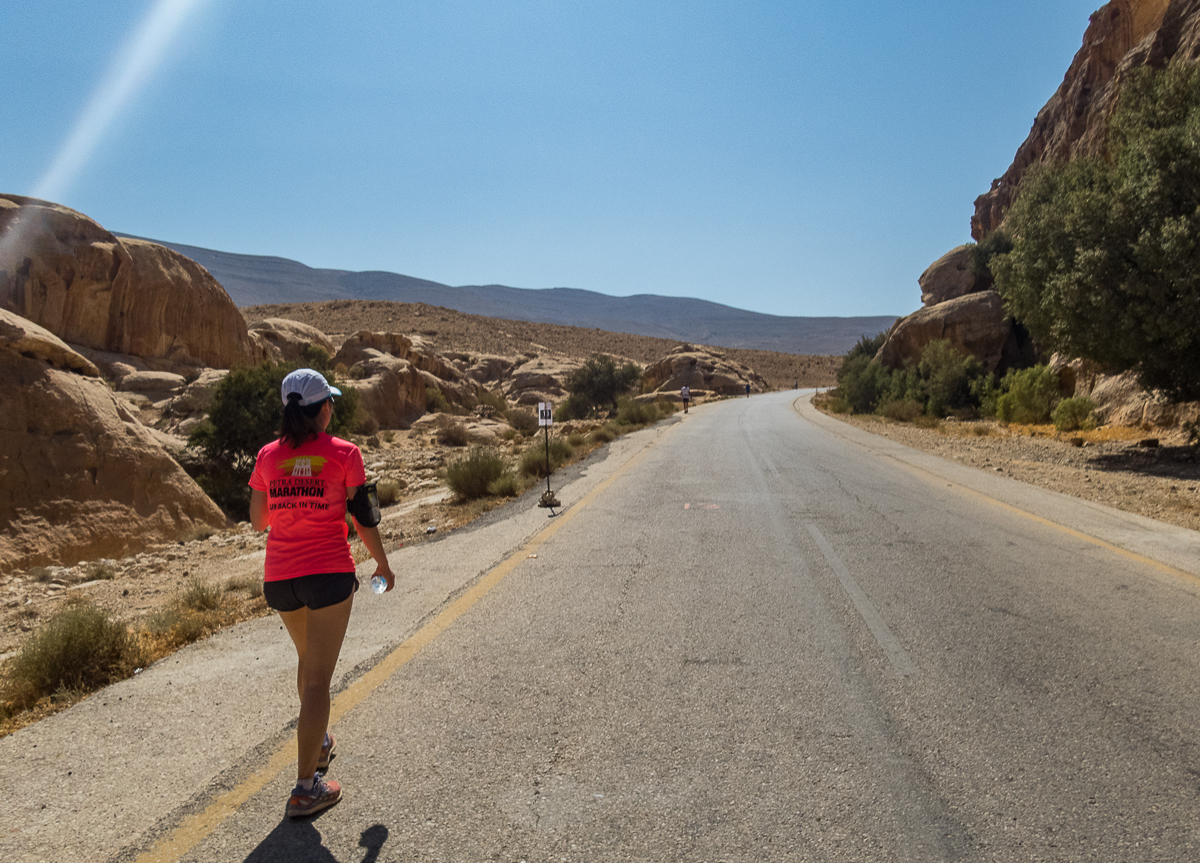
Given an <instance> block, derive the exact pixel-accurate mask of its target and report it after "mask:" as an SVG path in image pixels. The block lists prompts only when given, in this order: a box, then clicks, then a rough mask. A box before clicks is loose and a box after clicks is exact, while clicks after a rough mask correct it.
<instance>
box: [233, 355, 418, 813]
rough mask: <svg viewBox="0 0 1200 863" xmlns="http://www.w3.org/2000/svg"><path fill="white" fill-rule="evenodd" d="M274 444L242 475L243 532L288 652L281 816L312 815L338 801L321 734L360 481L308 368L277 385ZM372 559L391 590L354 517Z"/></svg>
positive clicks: (376, 550)
mask: <svg viewBox="0 0 1200 863" xmlns="http://www.w3.org/2000/svg"><path fill="white" fill-rule="evenodd" d="M280 389H281V392H280V395H281V396H282V397H283V404H284V409H283V422H282V427H281V430H280V436H279V439H278V440H276V441H273V442H271V443H269V444H267V445H266V446H264V447H263V448H262V449H261V450H260V451H259V453H258V458H257V460H256V462H255V465H254V473H253V474H252V476H251V477H250V524H251V526H253V528H254V529H255V530H266V529H267V528H268V527H269V528H270V529H271V532H270V534H268V536H267V556H266V563H265V566H264V584H263V596H264V598H265V599H266V601H267V604H268V605H269V606H270V607H271V608H273V609H274V610H275V611H277V612H278V613H279V617H280V619H281V620H282V621H283V625H284V626H285V627H286V628H287V631H288V635H290V636H291V638H292V643H293V644H294V645H295V647H296V656H297V659H298V663H297V670H296V687H297V690H298V692H299V694H300V719H299V723H298V725H297V728H296V761H297V764H296V787H295V788H294V789H292V794H291V797H290V798H289V799H288V804H287V814H288V815H289V816H291V817H293V818H298V817H302V816H305V815H311V814H313V813H314V812H319V811H320V810H322V809H325V808H327V807H329V806H332V805H333V804H335V803H337V802H338V801H339V800H340V799H341V797H342V788H341V785H339V784H338V783H337V782H336V781H335V780H333V779H326V778H325V776H324V773H325V771H327V770H328V769H329V762H330V761H331V760H332V758H333V750H334V747H335V746H336V745H337V742H336V740H335V739H334V737H333V735H332V734H330V733H329V730H328V724H329V706H330V697H329V686H330V683H331V681H332V680H333V671H334V667H335V666H336V665H337V660H338V654H339V653H340V652H341V649H342V639H343V638H344V637H345V635H346V625H347V624H348V623H349V621H350V608H351V605H352V604H353V602H354V592H355V591H356V590H358V579H357V578H356V577H355V574H354V557H353V556H352V555H351V553H350V543H349V541H348V539H347V537H348V535H349V531H348V528H347V526H346V519H345V513H346V502H347V501H348V500H353V499H354V496H355V493H356V492H357V491H358V488H359V487H360V486H362V485H363V484H364V483H365V482H366V471H365V469H364V467H363V458H362V453H361V452H360V451H359V449H358V447H357V446H355V445H354V444H352V443H350V442H349V441H345V440H341V439H340V438H336V437H332V436H331V435H329V434H326V432H325V429H326V428H327V427H328V426H329V421H330V420H331V419H332V418H333V397H334V396H340V395H341V394H342V393H341V391H340V390H337V389H335V388H333V387H331V386H329V384H328V382H327V381H326V380H325V378H324V376H322V375H321V374H320V373H318V372H315V371H313V370H312V369H297V370H296V371H294V372H292V373H291V374H289V375H288V376H287V377H285V378H284V379H283V386H282V387H281V388H280ZM354 527H355V529H356V530H357V531H358V536H359V538H360V539H362V541H363V544H364V545H365V546H366V547H367V550H368V551H369V552H370V553H371V557H372V558H374V559H375V564H376V570H375V574H376V575H380V576H383V577H384V578H386V579H387V589H388V590H391V589H392V587H393V586H394V585H395V580H396V578H395V575H394V574H393V573H392V570H391V567H390V566H389V565H388V560H387V555H386V554H385V553H384V550H383V543H382V541H381V540H380V538H379V530H378V528H375V527H366V526H364V525H362V524H360V523H359V519H358V518H357V517H354Z"/></svg>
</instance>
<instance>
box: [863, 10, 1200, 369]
mask: <svg viewBox="0 0 1200 863" xmlns="http://www.w3.org/2000/svg"><path fill="white" fill-rule="evenodd" d="M1175 57H1181V58H1186V59H1189V60H1196V59H1197V58H1200V0H1112V2H1109V3H1107V4H1105V5H1104V6H1103V7H1101V8H1100V9H1099V10H1098V11H1097V12H1096V13H1095V14H1093V15H1092V17H1091V20H1090V23H1089V25H1088V28H1087V31H1086V33H1085V34H1084V37H1083V45H1082V47H1081V48H1080V49H1079V52H1078V53H1077V54H1076V55H1075V58H1074V60H1073V61H1072V62H1071V66H1070V68H1069V69H1068V70H1067V73H1066V75H1065V76H1064V78H1063V82H1062V85H1061V86H1060V87H1059V88H1058V90H1057V92H1055V94H1054V95H1053V96H1052V97H1051V99H1050V101H1049V102H1047V103H1046V105H1045V106H1044V107H1043V108H1042V110H1041V111H1040V112H1039V113H1038V115H1037V118H1036V119H1035V120H1034V123H1033V128H1032V130H1031V131H1030V133H1029V136H1028V138H1026V140H1025V142H1024V143H1023V144H1022V145H1021V146H1020V148H1019V149H1018V150H1017V154H1016V157H1015V159H1014V160H1013V163H1012V165H1011V166H1010V167H1009V168H1008V170H1007V171H1005V173H1004V175H1003V176H1001V177H1000V178H999V179H997V180H995V181H994V182H993V183H992V188H991V190H990V191H988V192H987V193H986V194H984V195H981V196H980V197H979V198H978V199H977V200H976V201H975V214H974V216H973V217H972V219H971V234H972V236H973V237H974V238H975V239H976V240H977V241H978V240H981V239H983V238H984V237H985V236H987V235H988V234H989V233H991V232H992V231H994V230H996V229H997V228H999V227H1001V226H1002V225H1003V222H1004V217H1005V214H1006V213H1007V211H1008V208H1009V206H1010V205H1011V204H1012V202H1013V201H1014V200H1015V199H1016V196H1017V193H1018V191H1019V189H1020V185H1021V181H1022V180H1023V179H1024V177H1025V175H1026V173H1027V172H1028V171H1029V169H1030V168H1031V167H1033V166H1035V165H1041V164H1057V163H1061V162H1066V161H1069V160H1071V159H1077V158H1080V157H1085V156H1099V155H1104V154H1105V152H1106V148H1107V143H1108V140H1107V139H1108V126H1109V121H1110V120H1111V118H1112V115H1113V112H1114V111H1115V110H1116V107H1117V99H1118V96H1119V94H1120V90H1121V87H1122V84H1123V81H1124V80H1125V78H1126V77H1127V76H1128V74H1129V73H1130V71H1131V70H1133V69H1135V68H1138V67H1142V66H1151V67H1156V68H1157V67H1161V66H1163V65H1165V64H1166V63H1167V62H1168V61H1170V60H1171V59H1172V58H1175ZM969 254H970V252H969V250H968V249H967V248H965V247H959V248H957V249H954V250H953V251H951V252H949V253H948V254H946V255H944V256H943V257H942V258H940V259H939V260H938V261H936V262H935V263H934V264H932V265H931V266H930V267H929V269H928V270H926V271H925V273H924V274H923V275H922V276H921V279H920V284H921V302H922V303H923V305H924V306H925V308H924V309H922V310H921V311H919V312H917V313H915V314H913V315H911V316H909V317H908V318H904V319H901V320H900V321H898V322H897V323H896V324H895V326H894V327H893V329H892V332H891V334H890V335H889V338H888V342H887V344H885V345H884V348H883V350H881V351H880V353H879V358H880V359H881V360H882V361H884V362H887V363H888V364H889V365H893V366H898V365H900V364H902V363H903V362H904V361H905V360H916V359H918V358H919V357H920V351H921V350H923V349H924V346H925V345H926V344H928V342H929V341H930V340H931V339H933V338H944V337H948V338H951V341H953V342H955V343H956V346H959V347H960V349H967V348H964V347H963V346H964V345H966V344H967V343H968V342H977V343H979V344H981V345H982V348H981V350H982V351H983V352H982V353H979V352H976V351H974V350H972V351H971V352H972V353H975V354H976V356H978V357H979V358H980V359H981V360H983V361H984V363H985V364H986V365H988V366H989V367H995V368H998V369H999V370H1003V369H1004V367H1005V366H1006V365H1010V364H1024V363H1028V362H1031V361H1033V360H1034V355H1033V354H1034V352H1033V348H1032V346H1031V345H1030V344H1029V343H1028V340H1027V339H1026V338H1025V335H1024V331H1023V330H1022V329H1021V328H1020V327H1019V326H1018V325H1014V324H1013V322H1012V321H1011V320H1009V319H1008V318H1007V317H1006V316H1004V314H1003V312H1002V310H1000V309H999V308H998V307H997V301H998V298H996V299H988V300H982V299H976V300H974V301H973V302H965V301H966V300H967V299H968V298H969V297H972V296H977V297H982V296H985V294H986V293H987V292H989V291H990V288H991V287H992V285H991V283H990V280H983V279H979V278H976V277H975V275H974V274H973V273H972V272H971V268H970V262H969ZM952 303H953V304H956V305H953V306H950V304H952ZM943 305H945V306H950V307H947V308H942V307H943ZM970 314H978V315H980V316H981V317H980V319H979V320H978V321H974V322H971V321H968V320H967V319H966V317H965V316H967V315H970ZM1006 327H1007V332H1005V328H1006ZM939 331H944V332H945V333H947V335H946V336H939V335H937V333H938V332H939ZM997 345H1003V347H1002V348H1000V349H999V350H997ZM997 357H999V365H998V366H993V363H994V362H996V358H997Z"/></svg>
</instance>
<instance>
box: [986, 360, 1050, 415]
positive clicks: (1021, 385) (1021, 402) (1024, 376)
mask: <svg viewBox="0 0 1200 863" xmlns="http://www.w3.org/2000/svg"><path fill="white" fill-rule="evenodd" d="M1000 389H1001V390H1003V394H1002V395H1001V396H1000V397H999V398H998V399H997V400H996V416H997V417H999V418H1000V419H1002V420H1004V421H1005V422H1012V423H1044V422H1046V421H1048V420H1049V419H1050V414H1051V412H1052V411H1053V410H1054V406H1055V404H1056V403H1057V402H1058V399H1059V394H1058V375H1057V374H1055V373H1054V372H1053V371H1051V370H1050V369H1049V368H1048V367H1047V366H1033V367H1032V368H1028V369H1020V370H1016V369H1013V370H1011V371H1009V372H1008V374H1006V375H1005V376H1004V379H1003V380H1002V381H1000Z"/></svg>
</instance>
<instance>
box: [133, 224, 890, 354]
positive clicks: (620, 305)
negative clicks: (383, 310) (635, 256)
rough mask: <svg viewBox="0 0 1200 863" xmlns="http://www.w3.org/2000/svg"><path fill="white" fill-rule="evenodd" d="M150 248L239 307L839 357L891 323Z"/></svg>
mask: <svg viewBox="0 0 1200 863" xmlns="http://www.w3.org/2000/svg"><path fill="white" fill-rule="evenodd" d="M117 236H122V237H125V236H132V235H129V234H117ZM135 239H146V238H143V237H138V238H135ZM152 242H156V243H159V244H161V245H163V246H166V247H167V248H169V249H173V250H175V251H177V252H179V253H180V254H183V255H186V256H187V257H189V258H191V259H192V260H194V261H196V262H197V263H198V264H200V265H201V266H203V267H204V268H205V269H207V270H208V271H209V272H210V273H212V275H213V277H214V278H216V280H217V281H218V282H220V283H221V285H222V286H223V287H224V288H225V290H226V291H227V292H228V293H229V296H230V297H232V298H233V301H234V303H236V304H237V305H238V306H239V307H244V306H255V305H274V304H277V303H306V302H317V301H320V300H338V299H350V300H392V301H394V302H401V303H428V304H429V305H433V306H443V307H445V308H449V309H454V310H456V311H460V312H466V313H468V314H473V315H483V316H486V317H493V318H507V319H510V320H517V321H530V322H534V323H547V324H564V325H567V326H574V327H587V328H595V329H601V330H608V331H610V332H618V333H632V334H634V335H641V336H656V337H658V338H666V339H677V340H679V341H683V342H695V343H698V344H705V345H717V346H720V347H727V348H755V349H758V350H769V351H781V352H783V353H790V354H843V353H845V352H846V351H848V350H849V349H850V348H851V347H852V346H853V345H854V344H855V343H856V342H857V341H858V339H859V338H860V337H861V336H863V335H868V336H869V335H874V334H875V333H878V332H880V331H881V330H886V329H888V328H889V327H890V326H891V325H892V324H893V323H894V322H895V320H896V318H895V317H893V316H867V317H852V318H832V317H830V318H803V317H783V316H780V315H764V314H760V313H758V312H748V311H745V310H743V309H736V308H733V307H732V306H725V305H721V304H720V303H713V302H709V301H707V300H697V299H690V298H685V297H664V296H657V295H654V294H638V295H635V296H630V297H612V296H608V295H607V294H600V293H596V292H595V291H585V290H580V289H577V288H540V289H535V288H510V287H507V286H505V285H466V286H461V287H452V286H450V285H443V284H440V283H438V282H431V281H428V280H426V279H418V278H414V277H412V276H405V275H400V274H398V273H386V272H377V271H368V272H357V273H356V272H351V271H348V270H322V269H314V268H312V267H308V266H305V265H304V264H302V263H300V262H299V261H293V260H290V259H288V258H276V257H268V256H262V255H239V254H233V253H231V252H219V251H215V250H213V249H203V248H200V247H198V246H188V245H184V244H182V243H168V242H164V241H162V240H152Z"/></svg>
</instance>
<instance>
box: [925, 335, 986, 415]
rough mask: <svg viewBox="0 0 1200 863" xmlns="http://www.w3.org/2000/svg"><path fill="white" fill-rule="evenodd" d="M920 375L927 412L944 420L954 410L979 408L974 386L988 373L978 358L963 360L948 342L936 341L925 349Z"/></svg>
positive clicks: (968, 357)
mask: <svg viewBox="0 0 1200 863" xmlns="http://www.w3.org/2000/svg"><path fill="white" fill-rule="evenodd" d="M917 374H918V375H919V376H920V379H921V381H922V383H923V386H922V388H921V389H922V392H923V394H924V396H925V413H927V414H929V415H930V416H935V417H944V416H946V415H947V414H948V413H951V412H952V411H956V410H966V409H967V408H971V407H978V401H975V400H974V397H973V393H972V390H971V383H972V381H974V380H976V379H978V378H980V377H982V376H983V375H984V374H986V373H985V372H984V369H983V364H982V363H980V362H979V360H977V359H976V358H975V357H972V356H967V357H964V356H963V355H962V354H960V353H959V352H958V351H956V350H955V349H954V348H953V347H952V346H951V344H950V342H949V341H948V340H947V339H935V340H934V341H932V342H930V343H929V344H928V345H926V346H925V350H924V352H923V353H922V354H921V361H920V362H919V363H918V364H917ZM918 400H919V399H918Z"/></svg>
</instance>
